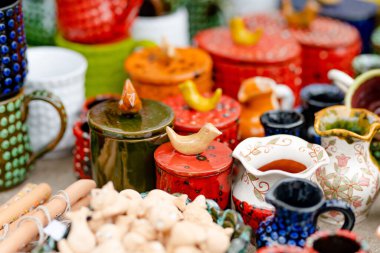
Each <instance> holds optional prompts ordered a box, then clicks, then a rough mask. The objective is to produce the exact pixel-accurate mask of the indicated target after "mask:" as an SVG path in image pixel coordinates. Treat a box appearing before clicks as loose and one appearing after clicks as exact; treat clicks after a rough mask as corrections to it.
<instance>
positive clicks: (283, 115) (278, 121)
mask: <svg viewBox="0 0 380 253" xmlns="http://www.w3.org/2000/svg"><path fill="white" fill-rule="evenodd" d="M260 123H261V124H262V125H263V127H264V132H265V136H270V135H275V134H289V135H295V136H298V137H303V127H304V124H305V118H304V117H303V115H302V114H301V113H299V112H296V111H294V110H289V111H284V110H273V111H268V112H266V113H264V114H263V115H261V117H260Z"/></svg>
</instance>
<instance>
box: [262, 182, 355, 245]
mask: <svg viewBox="0 0 380 253" xmlns="http://www.w3.org/2000/svg"><path fill="white" fill-rule="evenodd" d="M265 200H266V201H267V202H268V203H269V204H271V205H273V206H274V207H275V213H274V215H273V216H270V217H268V218H267V219H266V220H265V221H263V222H261V223H260V226H259V228H258V230H257V231H256V240H257V247H258V248H261V247H264V246H271V245H275V244H281V245H284V244H288V245H291V246H299V247H303V246H304V245H305V242H306V238H308V237H309V236H310V235H311V234H313V233H314V232H315V231H316V230H317V221H318V216H319V215H320V214H322V213H324V212H327V211H338V212H340V213H342V214H343V215H344V218H345V220H344V224H343V226H342V229H346V230H352V228H353V227H354V224H355V214H354V212H353V210H352V208H351V206H349V205H348V204H347V203H346V202H344V201H341V200H325V199H324V197H323V192H322V190H321V189H320V188H319V187H318V185H316V184H315V183H313V182H310V181H309V180H304V179H294V178H288V179H284V180H282V181H279V182H277V184H276V185H275V186H274V187H272V188H271V189H270V190H269V191H268V192H267V194H266V195H265Z"/></svg>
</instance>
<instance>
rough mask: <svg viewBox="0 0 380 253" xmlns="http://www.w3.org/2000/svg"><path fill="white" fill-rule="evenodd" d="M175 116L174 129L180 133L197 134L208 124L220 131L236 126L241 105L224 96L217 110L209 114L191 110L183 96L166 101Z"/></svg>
mask: <svg viewBox="0 0 380 253" xmlns="http://www.w3.org/2000/svg"><path fill="white" fill-rule="evenodd" d="M164 102H165V103H166V104H167V105H169V106H170V107H171V108H172V109H173V111H174V114H175V122H174V128H175V129H176V130H179V131H189V132H197V131H198V130H199V129H201V127H202V126H203V125H205V124H206V123H211V124H213V125H214V126H215V127H217V128H218V129H219V130H223V129H224V128H227V127H229V126H230V125H232V124H234V123H235V122H236V121H237V120H238V119H239V117H240V111H241V107H240V104H239V103H238V102H237V101H236V100H235V99H232V98H230V97H228V96H222V97H221V99H220V101H219V103H218V105H217V106H216V108H215V109H214V110H212V111H209V112H198V111H196V110H193V109H191V108H190V107H189V106H188V105H187V104H186V102H185V100H184V99H183V96H182V95H179V96H176V97H171V98H169V99H167V100H165V101H164Z"/></svg>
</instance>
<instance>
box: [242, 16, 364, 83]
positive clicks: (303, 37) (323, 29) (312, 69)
mask: <svg viewBox="0 0 380 253" xmlns="http://www.w3.org/2000/svg"><path fill="white" fill-rule="evenodd" d="M245 21H246V23H247V26H248V27H250V28H254V27H265V28H264V29H275V30H277V29H281V30H286V29H287V28H288V26H287V24H286V21H285V20H284V18H283V17H282V16H281V14H279V13H275V14H256V15H252V16H247V17H246V18H245ZM290 31H291V33H292V34H293V36H294V37H295V38H296V39H297V41H298V42H299V43H300V44H301V46H302V83H303V85H304V86H305V85H309V84H312V83H329V80H328V78H327V72H328V71H329V70H330V69H339V70H342V71H344V72H346V73H347V74H349V75H353V74H354V72H353V68H352V61H353V59H354V58H355V57H356V56H357V55H359V54H360V51H361V40H360V35H359V32H358V31H357V30H356V29H355V28H354V27H353V26H351V25H349V24H346V23H343V22H340V21H337V20H334V19H330V18H323V17H318V18H316V19H315V20H314V21H313V22H312V23H311V25H310V27H309V28H308V29H295V28H294V29H290Z"/></svg>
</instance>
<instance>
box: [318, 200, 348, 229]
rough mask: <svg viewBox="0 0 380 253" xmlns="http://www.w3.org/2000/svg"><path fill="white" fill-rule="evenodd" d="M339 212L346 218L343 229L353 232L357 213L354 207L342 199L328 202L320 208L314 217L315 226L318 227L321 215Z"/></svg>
mask: <svg viewBox="0 0 380 253" xmlns="http://www.w3.org/2000/svg"><path fill="white" fill-rule="evenodd" d="M329 211H338V212H340V213H342V214H343V216H344V223H343V226H342V228H341V229H345V230H350V231H351V230H352V229H353V228H354V225H355V213H354V211H353V210H352V207H351V206H350V205H349V204H347V203H346V202H344V201H343V200H340V199H332V200H326V201H325V203H324V204H323V205H322V207H320V208H319V209H318V211H317V213H316V214H315V217H314V226H315V227H317V222H318V217H319V215H321V214H323V213H325V212H329Z"/></svg>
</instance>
